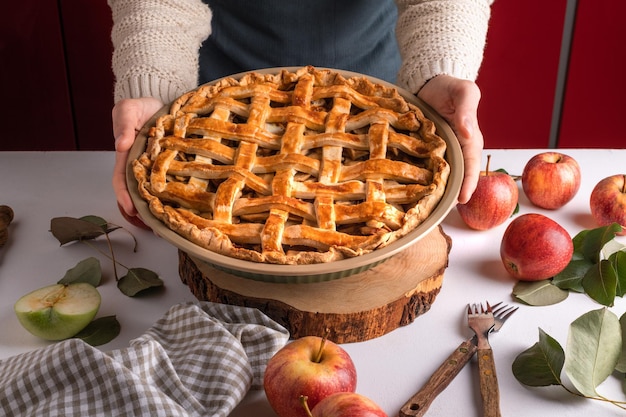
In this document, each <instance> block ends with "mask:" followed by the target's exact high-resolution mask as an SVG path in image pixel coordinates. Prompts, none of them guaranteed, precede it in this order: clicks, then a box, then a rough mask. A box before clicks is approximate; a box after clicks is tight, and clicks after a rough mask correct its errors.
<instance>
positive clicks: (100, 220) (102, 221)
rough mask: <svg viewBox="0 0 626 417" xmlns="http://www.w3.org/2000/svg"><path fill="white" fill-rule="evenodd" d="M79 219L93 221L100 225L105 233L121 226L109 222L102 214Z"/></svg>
mask: <svg viewBox="0 0 626 417" xmlns="http://www.w3.org/2000/svg"><path fill="white" fill-rule="evenodd" d="M79 220H84V221H86V222H89V223H93V224H95V225H96V226H98V227H100V228H101V229H102V230H103V231H104V232H105V233H110V232H112V231H114V230H117V229H120V228H121V226H112V225H110V224H109V222H107V221H106V220H105V219H103V218H102V217H100V216H94V215H88V216H83V217H81V218H80V219H79Z"/></svg>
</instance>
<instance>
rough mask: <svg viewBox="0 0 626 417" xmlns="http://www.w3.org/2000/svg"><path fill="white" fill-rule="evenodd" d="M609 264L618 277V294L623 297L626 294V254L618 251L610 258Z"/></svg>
mask: <svg viewBox="0 0 626 417" xmlns="http://www.w3.org/2000/svg"><path fill="white" fill-rule="evenodd" d="M609 262H611V265H613V269H614V270H615V273H616V275H617V290H616V294H617V295H618V296H620V297H623V296H624V294H626V252H624V251H618V252H614V253H613V254H612V255H610V256H609Z"/></svg>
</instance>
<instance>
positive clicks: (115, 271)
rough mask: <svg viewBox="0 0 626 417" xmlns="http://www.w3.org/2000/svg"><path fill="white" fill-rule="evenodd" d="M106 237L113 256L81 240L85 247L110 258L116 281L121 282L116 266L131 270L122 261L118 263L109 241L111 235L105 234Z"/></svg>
mask: <svg viewBox="0 0 626 417" xmlns="http://www.w3.org/2000/svg"><path fill="white" fill-rule="evenodd" d="M105 236H106V238H107V244H108V246H109V250H110V251H111V254H110V255H109V254H108V253H106V252H104V251H102V250H101V249H100V248H98V247H97V246H95V245H93V244H91V242H89V241H87V240H81V242H82V243H84V244H85V245H87V246H89V247H90V248H92V249H94V250H96V251H98V252H100V253H101V254H102V255H104V256H106V257H107V258H109V259H110V260H111V261H112V262H113V273H114V275H115V280H116V281H119V277H118V275H117V268H116V264H117V265H119V266H121V267H122V268H124V269H126V270H129V269H130V268H129V267H127V266H126V265H124V264H123V263H121V262H120V261H118V260H117V259H115V256H114V254H113V248H112V246H111V241H110V240H109V235H108V234H106V233H105Z"/></svg>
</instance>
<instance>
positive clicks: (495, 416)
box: [477, 349, 501, 417]
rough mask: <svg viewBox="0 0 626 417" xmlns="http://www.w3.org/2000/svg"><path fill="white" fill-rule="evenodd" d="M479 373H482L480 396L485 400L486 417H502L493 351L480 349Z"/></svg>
mask: <svg viewBox="0 0 626 417" xmlns="http://www.w3.org/2000/svg"><path fill="white" fill-rule="evenodd" d="M477 358H478V372H479V373H480V395H481V396H482V399H483V412H484V413H483V415H484V417H500V416H501V414H500V389H499V388H498V376H497V375H496V366H495V362H494V360H493V351H492V350H491V349H478V353H477Z"/></svg>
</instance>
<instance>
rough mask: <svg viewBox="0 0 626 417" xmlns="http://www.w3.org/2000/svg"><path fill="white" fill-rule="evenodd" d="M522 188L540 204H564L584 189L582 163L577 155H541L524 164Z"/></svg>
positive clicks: (553, 205) (557, 206)
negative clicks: (580, 189) (581, 177)
mask: <svg viewBox="0 0 626 417" xmlns="http://www.w3.org/2000/svg"><path fill="white" fill-rule="evenodd" d="M522 188H523V189H524V193H525V194H526V196H527V197H528V199H529V200H530V202H531V203H533V204H534V205H536V206H538V207H541V208H545V209H551V210H553V209H557V208H560V207H563V206H564V205H565V204H567V203H568V202H569V201H570V200H571V199H572V198H574V196H575V195H576V193H577V192H578V189H579V188H580V166H579V165H578V162H576V160H575V159H574V158H572V157H571V156H568V155H564V154H562V153H559V152H543V153H540V154H537V155H535V156H533V157H532V158H531V159H530V160H529V161H528V162H527V163H526V166H525V167H524V171H523V172H522Z"/></svg>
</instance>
